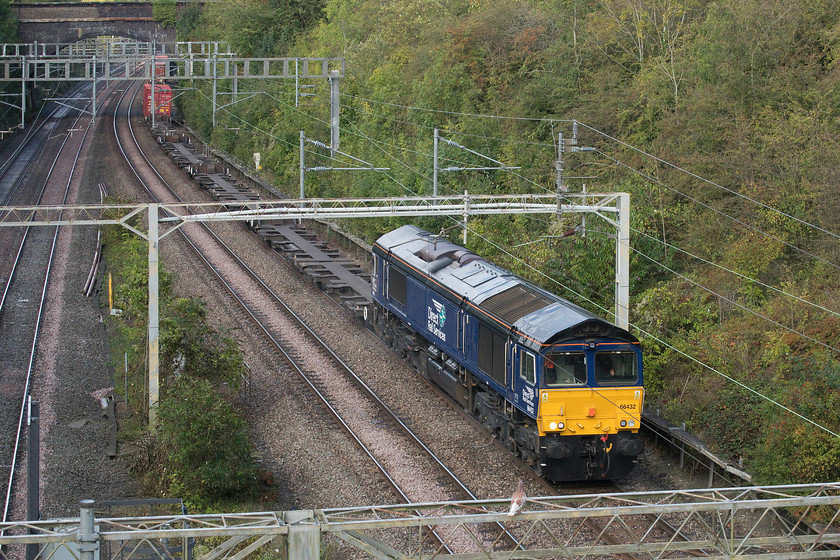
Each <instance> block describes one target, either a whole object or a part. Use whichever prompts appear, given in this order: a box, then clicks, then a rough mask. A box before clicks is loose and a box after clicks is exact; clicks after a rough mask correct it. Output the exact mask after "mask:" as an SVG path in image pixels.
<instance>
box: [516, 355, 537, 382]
mask: <svg viewBox="0 0 840 560" xmlns="http://www.w3.org/2000/svg"><path fill="white" fill-rule="evenodd" d="M519 377H521V378H522V379H524V380H525V381H527V382H528V383H530V384H531V385H533V384H534V383H536V382H537V358H536V357H535V356H534V355H533V354H531V353H530V352H526V351H520V353H519Z"/></svg>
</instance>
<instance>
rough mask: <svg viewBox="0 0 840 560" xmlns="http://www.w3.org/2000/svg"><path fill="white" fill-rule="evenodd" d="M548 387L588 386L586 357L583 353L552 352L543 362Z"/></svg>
mask: <svg viewBox="0 0 840 560" xmlns="http://www.w3.org/2000/svg"><path fill="white" fill-rule="evenodd" d="M543 365H544V367H543V371H544V379H545V384H546V386H548V387H561V386H568V385H585V384H586V355H585V354H584V353H583V352H550V353H548V354H546V355H545V360H544V362H543Z"/></svg>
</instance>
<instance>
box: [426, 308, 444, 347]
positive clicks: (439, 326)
mask: <svg viewBox="0 0 840 560" xmlns="http://www.w3.org/2000/svg"><path fill="white" fill-rule="evenodd" d="M432 305H433V306H434V309H432V308H431V307H426V316H427V318H428V324H427V325H426V328H427V329H428V330H429V332H430V333H432V334H434V335H435V336H436V337H438V338H439V339H440V340H441V341H442V342H446V333H445V332H443V325H444V323H446V308H445V307H444V306H443V304H442V303H441V302H439V301H437V300H434V299H433V300H432Z"/></svg>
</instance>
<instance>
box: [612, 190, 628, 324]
mask: <svg viewBox="0 0 840 560" xmlns="http://www.w3.org/2000/svg"><path fill="white" fill-rule="evenodd" d="M617 204H618V238H617V239H616V246H615V324H616V325H617V326H619V327H621V328H622V329H627V328H629V326H630V194H629V193H619V195H618V200H617Z"/></svg>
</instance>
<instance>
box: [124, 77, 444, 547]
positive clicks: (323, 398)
mask: <svg viewBox="0 0 840 560" xmlns="http://www.w3.org/2000/svg"><path fill="white" fill-rule="evenodd" d="M137 90H138V91H139V88H137ZM124 95H125V94H124ZM124 95H123V97H124ZM135 97H136V92H135ZM133 99H134V97H132V102H133ZM120 102H122V98H121V99H120ZM130 106H131V103H129V111H128V112H129V113H130ZM127 121H128V128H129V131H130V132H131V136H132V139H133V140H134V143H135V146H136V147H137V149H138V150H139V153H140V155H141V156H142V157H143V158H144V159H145V161H146V164H147V165H148V166H149V169H151V170H152V172H153V173H154V174H155V175H157V177H158V179H159V180H160V181H161V184H162V185H165V186H166V187H167V188H168V189H169V191H170V192H171V193H172V194H173V195H174V196H175V198H178V199H179V201H181V199H180V197H179V196H178V195H177V194H175V192H174V190H173V189H172V188H171V187H170V186H169V184H168V182H167V181H166V180H165V179H164V178H163V177H162V176H161V175H160V173H159V172H158V171H157V169H155V167H154V166H153V165H152V164H151V162H150V161H149V160H148V158H147V157H146V155H145V153H144V152H143V149H142V148H141V147H140V144H139V142H138V141H137V137H136V135H135V134H134V127H133V126H132V125H131V119H130V117H129V118H127ZM116 122H117V115H116V113H115V118H114V131H115V135H116V136H117V144H118V145H119V147H120V151H121V152H122V154H123V157H124V158H125V159H126V162H127V163H128V165H129V167H130V168H131V169H132V172H133V173H134V175H135V177H137V179H138V181H140V184H141V185H142V186H143V188H144V189H145V191H146V193H147V194H148V195H149V196H150V197H151V198H152V200H154V201H155V202H159V199H158V198H157V196H156V195H155V194H154V193H153V192H152V190H151V189H150V188H149V187H148V185H147V184H146V182H145V181H143V179H142V178H141V177H140V174H139V173H138V171H137V169H136V168H135V166H134V164H133V163H132V162H131V160H130V158H129V157H128V155H127V154H126V152H125V150H124V149H123V147H122V143H121V141H120V139H119V136H118V135H117V133H116ZM181 202H183V201H181ZM167 214H168V212H167ZM202 226H203V227H204V228H205V229H206V231H207V232H208V233H209V234H210V235H211V236H212V237H213V238H214V240H215V241H216V242H218V243H219V244H220V245H221V246H222V247H223V248H224V249H225V250H226V251H227V253H228V254H229V255H231V256H233V258H234V259H236V261H237V262H238V264H240V265H241V266H242V267H243V268H244V269H245V270H246V271H247V273H248V274H249V275H250V276H251V277H252V278H254V279H256V280H257V282H259V283H260V284H261V285H262V286H263V288H265V289H266V290H267V291H268V293H269V294H270V295H271V296H272V297H273V298H274V299H275V301H277V302H278V303H279V304H280V305H282V306H283V308H284V309H285V310H286V311H287V312H288V313H290V314H291V316H292V317H293V318H294V319H295V320H296V321H297V322H298V323H299V324H301V325H303V322H302V320H301V319H300V317H298V316H297V315H296V314H294V312H292V310H291V309H290V308H289V307H288V306H287V305H286V304H285V303H284V302H283V301H282V300H281V299H280V298H279V296H277V295H276V294H275V293H274V292H273V291H272V290H271V289H270V288H268V286H267V285H266V284H265V283H264V282H263V281H262V279H260V278H259V277H258V276H257V275H256V273H254V272H253V270H251V269H250V267H248V266H247V265H245V263H243V262H242V261H241V259H239V257H238V256H237V255H236V254H235V253H234V252H233V251H232V250H231V249H230V248H229V247H228V246H227V245H226V244H224V243H223V242H222V241H221V239H219V237H218V236H217V235H216V234H215V233H213V231H212V230H210V228H209V227H207V225H206V224H202ZM178 233H180V234H181V236H182V238H183V239H184V240H185V241H186V242H187V244H189V246H190V247H191V248H192V249H193V251H194V252H195V254H196V255H197V256H198V257H199V258H200V259H201V260H202V261H203V262H204V263H205V265H206V266H207V268H209V269H210V270H211V271H212V272H213V274H214V275H215V276H216V278H217V279H218V280H219V282H221V284H222V285H223V286H224V287H225V289H226V290H227V291H228V293H229V294H230V295H231V296H232V297H233V298H234V299H235V300H236V301H237V303H238V304H239V305H240V307H242V309H243V310H244V311H245V312H246V313H247V314H248V316H249V317H251V320H252V321H253V323H254V324H255V325H256V326H257V327H258V328H259V329H260V330H261V331H262V332H263V333H264V334H265V335H266V337H267V338H268V339H269V340H270V341H271V342H272V344H274V346H275V348H277V350H279V352H280V353H281V354H282V355H283V358H284V359H285V360H286V362H287V363H288V364H289V366H290V367H291V368H292V369H293V370H294V371H295V373H297V375H298V376H299V377H300V378H301V379H302V380H303V381H304V382H305V383H306V384H307V386H308V387H309V388H310V390H311V391H312V392H313V393H314V394H315V396H316V397H318V399H319V400H320V401H321V403H322V404H323V405H324V406H325V407H326V409H327V410H328V411H329V412H330V414H331V415H332V416H333V418H334V419H335V420H336V421H337V422H338V423H339V425H340V426H341V427H342V429H343V431H344V432H345V433H347V434H348V435H349V436H350V437H351V438H352V439H353V441H355V442H356V445H358V446H359V448H360V449H361V450H362V451H363V452H364V453H365V454H366V455H367V456H368V458H369V459H370V460H371V461H372V462H373V464H374V466H375V467H376V469H377V470H378V471H379V473H380V474H381V475H382V476H383V478H384V479H385V481H386V482H387V483H388V484H389V485H390V486H391V487H392V488H393V489H394V490H395V491H396V492H397V494H398V495H399V496H400V497H401V498H402V499H403V500H404V501H405V503H409V504H410V503H411V500H410V499H409V497H408V496H407V495H406V494H405V493H404V492H403V490H402V489H401V488H400V486H399V484H398V483H397V482H396V481H395V480H394V479H393V477H392V476H391V475H390V474H389V473H388V471H387V470H386V469H385V467H384V466H383V465H382V464H381V463H380V462H379V461H378V460H377V459H376V457H375V456H374V454H373V452H372V451H371V450H370V449H369V448H368V447H367V446H366V445H365V444H364V442H362V440H361V439H360V438H359V437H358V436H357V435H356V433H355V432H353V430H352V428H351V427H350V426H349V425H348V424H347V422H346V421H345V420H344V419H343V418H342V417H341V414H340V413H339V412H338V410H336V409H335V407H334V406H332V404H330V402H329V399H328V398H327V397H326V396H325V395H324V394H323V393H322V392H321V391H320V390H318V388H317V386H316V385H315V383H314V382H313V381H312V380H311V379H310V378H309V376H308V375H307V374H306V372H305V371H304V369H303V368H302V367H301V366H300V364H298V362H297V361H296V360H295V358H294V357H293V356H292V355H291V354H289V352H287V351H286V349H285V347H284V346H283V344H282V343H281V341H279V340H278V339H277V338H276V337H275V336H274V335H273V334H272V332H271V331H270V329H269V328H268V327H267V326H266V325H265V322H264V321H262V320H261V319H260V318H259V317H258V315H257V314H256V313H255V312H254V310H253V309H252V308H251V306H249V305H248V304H247V302H245V301H244V300H243V299H242V297H241V296H240V294H238V293H237V292H236V290H235V289H234V288H233V286H232V285H231V284H230V283H229V282H227V280H225V278H224V276H223V275H222V274H221V273H220V272H219V271H218V270H217V269H216V267H215V266H213V264H212V263H211V262H210V261H209V260H208V259H207V258H206V256H205V255H204V254H203V253H202V251H201V250H200V249H199V248H198V247H197V246H196V245H195V243H193V241H192V240H191V239H190V238H189V236H187V234H186V232H184V231H183V230H180V229H179V230H178ZM307 330H309V329H308V327H307ZM310 332H311V330H310ZM432 533H433V534H435V536H436V537H437V540H438V541H439V542H440V544H441V545H442V546H443V547H445V548H446V550H447V552H449V553H451V552H452V551H451V550H450V549H449V548H448V547H446V544H445V542H444V541H443V539H441V538H440V537H439V536H437V534H436V533H434V531H432Z"/></svg>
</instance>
